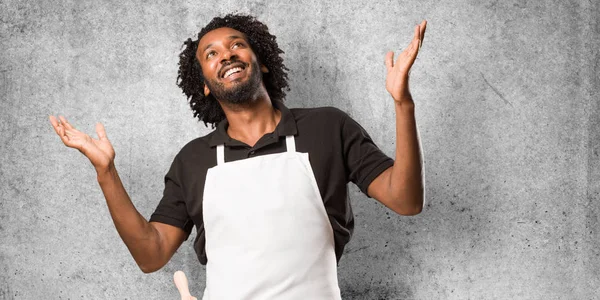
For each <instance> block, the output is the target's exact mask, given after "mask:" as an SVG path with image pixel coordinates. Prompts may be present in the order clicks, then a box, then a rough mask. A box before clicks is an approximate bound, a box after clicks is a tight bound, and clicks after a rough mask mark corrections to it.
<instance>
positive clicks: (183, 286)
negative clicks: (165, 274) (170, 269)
mask: <svg viewBox="0 0 600 300" xmlns="http://www.w3.org/2000/svg"><path fill="white" fill-rule="evenodd" d="M173 281H175V286H176V287H177V290H179V294H180V295H181V300H198V299H196V297H194V296H192V295H191V294H190V289H189V288H188V280H187V277H185V274H184V273H183V272H182V271H177V272H175V274H173Z"/></svg>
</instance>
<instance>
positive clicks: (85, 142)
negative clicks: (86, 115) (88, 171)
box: [49, 116, 115, 172]
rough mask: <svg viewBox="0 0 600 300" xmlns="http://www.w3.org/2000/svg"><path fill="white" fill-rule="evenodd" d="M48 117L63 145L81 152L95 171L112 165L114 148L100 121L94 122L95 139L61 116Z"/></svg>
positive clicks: (103, 169)
mask: <svg viewBox="0 0 600 300" xmlns="http://www.w3.org/2000/svg"><path fill="white" fill-rule="evenodd" d="M49 118H50V123H52V127H54V131H56V134H58V136H59V137H60V139H61V140H62V141H63V143H64V144H65V146H67V147H70V148H74V149H77V150H79V151H80V152H81V153H83V155H85V156H86V157H87V158H88V159H89V160H90V162H91V163H92V165H94V168H96V171H97V172H101V171H105V170H107V169H108V168H109V167H110V166H111V165H113V163H114V159H115V150H114V149H113V146H112V145H111V143H110V141H109V140H108V138H107V137H106V131H105V130H104V126H103V125H102V124H101V123H97V124H96V133H97V134H98V139H95V138H92V137H91V136H89V135H87V134H85V133H83V132H81V131H79V130H77V129H75V127H73V126H72V125H71V124H70V123H69V122H68V121H67V120H66V119H65V118H64V117H63V116H59V119H56V118H55V117H54V116H50V117H49Z"/></svg>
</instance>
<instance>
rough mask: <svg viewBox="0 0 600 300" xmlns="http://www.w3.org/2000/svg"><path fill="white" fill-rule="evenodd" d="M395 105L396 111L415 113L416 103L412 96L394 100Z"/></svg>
mask: <svg viewBox="0 0 600 300" xmlns="http://www.w3.org/2000/svg"><path fill="white" fill-rule="evenodd" d="M394 106H395V108H396V112H407V113H413V112H414V111H415V103H414V102H413V100H412V98H408V99H404V100H402V101H396V100H394Z"/></svg>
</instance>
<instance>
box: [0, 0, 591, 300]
mask: <svg viewBox="0 0 600 300" xmlns="http://www.w3.org/2000/svg"><path fill="white" fill-rule="evenodd" d="M53 2H54V3H52V4H50V1H11V0H3V1H0V41H1V46H0V50H1V51H0V55H1V60H0V82H1V84H0V97H2V98H1V102H0V111H1V112H2V116H1V117H0V149H1V153H2V156H1V160H0V182H2V184H1V185H0V240H1V242H0V299H75V298H77V299H178V294H177V291H176V289H175V287H174V285H173V284H172V274H173V272H174V271H175V270H178V269H182V270H184V271H185V272H186V273H187V275H188V277H189V279H190V282H191V283H192V292H193V294H195V295H197V296H200V295H201V294H202V290H203V287H204V279H205V277H204V269H203V267H202V266H201V265H200V264H199V263H198V262H197V260H196V258H195V254H194V252H193V249H192V245H191V243H190V242H189V241H188V242H186V243H184V244H183V246H182V247H181V248H180V249H179V251H178V252H177V253H176V255H175V256H174V257H173V259H172V261H171V262H170V263H169V264H168V265H167V266H165V267H164V268H163V269H162V270H160V271H158V272H156V273H153V274H149V275H146V274H143V273H142V272H141V271H140V270H139V269H138V268H137V266H136V265H135V263H134V261H133V259H132V258H131V256H130V254H129V253H128V251H127V249H126V247H125V246H124V244H123V243H122V242H121V240H120V238H119V236H118V234H117V232H116V230H115V229H114V226H113V225H112V221H111V219H110V216H109V213H108V211H107V209H106V205H105V202H104V198H103V196H102V194H101V191H100V189H99V186H98V184H97V183H96V177H95V172H94V170H93V168H92V167H91V165H90V164H89V162H88V161H87V160H86V159H85V158H84V157H83V156H82V155H81V154H80V153H78V152H77V151H75V150H72V149H67V148H65V147H64V146H63V145H62V143H61V142H60V140H59V139H58V138H57V136H56V135H55V133H54V132H53V130H52V128H51V126H50V124H49V122H48V115H50V114H54V115H57V114H63V115H65V116H67V117H68V118H69V119H70V120H71V121H72V123H73V124H75V125H76V126H78V127H79V128H80V129H81V130H83V131H86V132H89V133H94V124H95V122H98V121H99V122H103V123H104V124H105V126H106V129H107V132H108V136H109V138H110V139H111V141H112V143H113V145H114V146H115V149H116V153H117V157H116V165H117V168H118V170H119V171H120V174H121V178H122V179H123V181H124V184H125V186H126V188H127V190H128V192H129V194H130V195H131V197H132V199H133V201H134V203H135V205H136V206H137V207H138V209H139V210H140V211H141V213H142V214H143V215H145V216H148V217H149V216H150V214H151V213H152V211H153V210H154V208H155V206H156V204H157V202H158V200H159V199H160V196H161V194H162V189H163V183H162V180H163V176H164V174H165V173H166V172H167V169H168V167H169V165H170V162H171V160H172V158H173V157H174V155H175V154H176V153H177V152H178V151H179V149H180V148H181V147H182V146H183V145H184V144H185V143H186V142H188V141H189V140H191V139H193V138H195V137H197V136H201V135H204V134H206V133H207V132H209V130H208V129H207V128H205V127H204V126H203V125H202V124H201V123H198V122H197V121H195V120H194V119H193V117H192V113H191V111H190V110H189V108H188V105H187V103H186V99H185V98H184V97H183V95H182V94H181V91H180V90H179V89H178V88H177V86H176V85H175V80H176V76H177V75H176V70H177V61H178V57H177V55H178V53H179V51H180V49H181V45H182V42H183V41H184V40H185V39H187V38H188V37H193V36H195V35H196V33H197V31H198V30H199V28H201V27H202V26H203V25H204V24H206V23H207V22H208V21H209V20H210V19H211V18H212V17H213V16H215V15H220V14H224V13H227V12H231V11H234V10H237V11H240V12H245V13H252V14H254V15H256V16H257V17H258V18H259V19H260V20H262V21H264V22H265V23H266V24H268V26H269V27H270V29H271V31H272V32H273V33H274V34H275V35H277V37H278V41H279V43H280V46H281V47H282V48H283V49H284V51H285V52H286V54H285V62H286V64H287V66H288V67H289V68H290V70H291V71H290V79H291V91H290V93H289V97H288V99H287V103H288V105H289V106H290V107H311V106H326V105H329V106H335V107H338V108H341V109H343V110H345V111H347V112H348V113H349V114H351V115H352V116H353V117H354V118H355V119H356V120H358V121H359V122H360V123H361V124H362V125H363V126H364V127H365V128H366V129H367V130H368V131H369V132H370V134H371V135H372V136H373V138H374V139H375V141H376V142H377V143H378V145H379V146H380V147H381V148H382V149H383V151H385V152H386V153H387V154H389V155H390V156H393V155H394V115H393V109H392V102H391V101H392V100H391V99H390V97H389V96H388V94H387V92H386V91H385V88H384V75H385V68H384V65H383V58H384V55H385V52H386V51H387V50H398V49H401V48H402V47H404V46H405V45H406V44H407V43H408V42H409V40H410V38H411V36H412V29H413V26H414V25H415V24H417V22H419V21H420V20H422V19H427V20H428V21H429V25H428V28H427V34H426V39H425V42H424V46H423V49H422V52H421V53H420V57H419V59H418V60H417V62H416V64H415V66H414V68H413V71H412V78H411V89H412V92H413V96H414V98H415V101H416V107H417V110H416V115H417V122H418V126H419V131H420V135H421V143H422V145H423V151H424V159H425V172H426V196H427V204H426V208H425V210H424V212H423V213H422V214H420V215H418V216H416V217H401V216H398V215H395V214H394V213H393V212H391V211H389V210H387V209H386V208H384V207H383V206H382V205H380V204H379V203H377V202H376V201H374V200H372V199H367V198H366V197H365V196H364V195H362V194H360V192H359V191H358V189H357V188H356V187H354V186H352V187H351V197H352V205H353V207H354V210H355V214H356V224H357V225H356V227H357V228H356V232H355V235H354V237H353V239H352V241H351V243H350V244H349V246H348V247H347V251H346V253H345V256H344V257H343V258H342V261H341V264H340V267H339V277H340V286H341V288H342V291H343V296H344V299H598V297H600V296H598V293H599V288H598V287H599V286H600V256H599V255H600V251H599V249H600V242H599V241H600V234H599V232H600V229H599V228H598V226H599V221H598V213H599V211H600V208H599V206H600V205H599V202H598V201H600V199H599V198H600V184H599V182H600V158H599V154H598V153H599V141H600V128H599V127H600V108H599V104H598V101H599V92H598V89H599V88H600V80H599V77H598V76H599V75H598V74H599V71H600V70H599V68H598V66H599V63H600V56H599V52H598V49H599V48H600V43H599V42H598V41H599V39H600V34H599V31H600V30H599V26H600V25H599V16H600V4H599V2H598V1H595V0H590V1H588V0H581V1H558V0H555V1H525V0H508V1H471V0H457V1H432V0H424V1H370V2H369V1H355V0H352V1H343V2H342V1H339V2H325V1H323V2H320V1H312V2H304V3H302V4H286V2H283V1H281V2H279V1H278V2H275V1H239V2H238V1H214V3H210V2H206V4H202V2H187V3H185V2H183V1H182V2H179V1H168V2H164V3H163V4H150V3H148V1H124V3H121V2H119V1H105V2H101V1H53ZM190 240H193V238H191V239H190Z"/></svg>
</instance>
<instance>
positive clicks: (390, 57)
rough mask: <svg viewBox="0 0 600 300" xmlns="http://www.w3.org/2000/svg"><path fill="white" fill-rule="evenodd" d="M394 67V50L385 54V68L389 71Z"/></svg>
mask: <svg viewBox="0 0 600 300" xmlns="http://www.w3.org/2000/svg"><path fill="white" fill-rule="evenodd" d="M393 67H394V52H392V51H389V52H388V53H386V54H385V68H386V69H387V71H388V72H389V71H391V70H392V68H393Z"/></svg>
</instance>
